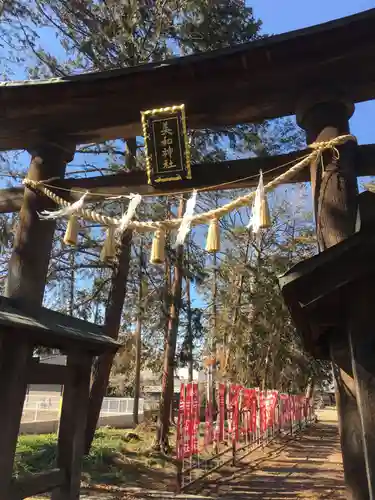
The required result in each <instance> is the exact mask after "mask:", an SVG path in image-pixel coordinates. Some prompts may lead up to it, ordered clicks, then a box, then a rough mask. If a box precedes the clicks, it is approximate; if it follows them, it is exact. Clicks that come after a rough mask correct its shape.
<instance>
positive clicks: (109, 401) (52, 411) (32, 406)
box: [22, 393, 144, 422]
mask: <svg viewBox="0 0 375 500" xmlns="http://www.w3.org/2000/svg"><path fill="white" fill-rule="evenodd" d="M60 408H61V396H57V395H52V394H46V395H43V394H41V393H38V394H32V393H31V394H28V395H27V396H26V399H25V403H24V406H23V414H22V420H23V421H25V422H36V421H40V420H53V419H56V418H59V414H60ZM133 408H134V399H133V398H104V399H103V404H102V409H101V412H100V415H101V416H105V415H132V414H133ZM143 411H144V399H143V398H140V400H139V408H138V414H140V415H142V414H143Z"/></svg>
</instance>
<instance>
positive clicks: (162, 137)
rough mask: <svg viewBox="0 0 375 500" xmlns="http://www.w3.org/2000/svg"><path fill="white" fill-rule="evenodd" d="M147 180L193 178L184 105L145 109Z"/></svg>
mask: <svg viewBox="0 0 375 500" xmlns="http://www.w3.org/2000/svg"><path fill="white" fill-rule="evenodd" d="M141 116H142V128H143V135H144V140H145V150H146V168H147V176H148V183H149V184H154V183H157V182H170V181H179V180H184V179H191V169H190V151H189V142H188V137H187V130H186V119H185V106H184V105H183V104H182V105H180V106H171V107H168V108H160V109H151V110H148V111H142V113H141Z"/></svg>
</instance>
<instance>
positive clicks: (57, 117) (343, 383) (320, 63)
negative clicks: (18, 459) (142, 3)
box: [0, 9, 375, 500]
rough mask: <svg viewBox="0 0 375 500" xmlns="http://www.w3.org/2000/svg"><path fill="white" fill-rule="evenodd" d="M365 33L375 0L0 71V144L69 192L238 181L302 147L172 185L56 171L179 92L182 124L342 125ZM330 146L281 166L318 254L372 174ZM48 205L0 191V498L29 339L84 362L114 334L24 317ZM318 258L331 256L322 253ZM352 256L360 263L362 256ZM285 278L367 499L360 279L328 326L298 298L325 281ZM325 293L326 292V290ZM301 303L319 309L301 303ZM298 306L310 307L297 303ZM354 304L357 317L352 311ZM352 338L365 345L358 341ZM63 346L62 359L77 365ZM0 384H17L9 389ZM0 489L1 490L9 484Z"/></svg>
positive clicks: (40, 263)
mask: <svg viewBox="0 0 375 500" xmlns="http://www.w3.org/2000/svg"><path fill="white" fill-rule="evenodd" d="M374 33H375V9H372V10H369V11H366V12H363V13H361V14H358V15H354V16H351V17H347V18H343V19H339V20H337V21H333V22H330V23H326V24H323V25H320V26H315V27H312V28H308V29H304V30H299V31H295V32H292V33H286V34H284V35H279V36H272V37H268V38H265V39H261V40H257V41H254V42H251V43H248V44H243V45H238V46H236V47H233V48H228V49H225V50H218V51H214V52H210V53H205V54H199V55H194V56H188V57H184V58H178V59H171V60H167V61H165V62H162V63H155V64H146V65H143V66H139V67H135V68H128V69H119V70H114V71H106V72H98V73H92V74H86V75H79V76H73V77H67V78H54V79H51V80H48V81H42V82H41V81H31V82H4V83H2V84H0V101H1V109H0V151H1V150H3V151H5V150H14V149H26V150H27V151H29V152H30V155H31V164H30V169H29V173H28V176H29V178H30V179H33V180H35V181H39V180H46V179H51V178H53V179H54V185H56V186H60V187H64V188H72V189H73V188H74V189H75V191H76V190H77V189H79V188H81V189H82V191H86V190H90V192H95V193H100V192H105V193H113V195H117V194H126V193H129V192H139V193H141V194H144V193H148V194H155V195H156V194H162V193H168V192H173V191H175V190H176V189H177V190H178V191H181V187H182V186H183V189H185V188H186V189H187V190H190V189H192V188H193V187H200V188H201V187H205V188H207V189H209V188H210V186H212V183H213V182H214V184H215V185H217V184H219V183H223V182H229V181H231V182H232V184H231V185H230V188H231V189H232V188H234V187H251V186H253V182H254V180H242V179H243V178H248V177H249V176H251V175H253V174H256V173H257V172H258V171H259V168H262V169H263V172H264V176H265V180H266V181H268V180H270V179H271V178H272V176H273V175H274V173H273V172H271V170H272V169H273V168H274V167H275V166H279V165H281V164H285V163H286V161H288V160H292V159H296V158H298V157H300V156H302V155H304V154H305V152H297V153H293V154H291V155H286V156H285V155H284V156H279V157H272V158H249V159H246V160H236V161H230V162H222V163H212V164H200V165H193V166H192V179H191V180H186V181H184V182H183V184H181V183H180V184H178V183H176V182H171V183H165V184H161V185H157V186H151V185H149V184H148V183H147V179H146V174H145V173H143V172H139V171H138V172H129V173H122V174H116V175H111V176H101V177H92V178H87V179H78V178H77V179H64V174H65V169H66V164H67V163H68V162H70V161H71V159H72V157H73V155H74V151H75V148H76V146H77V145H79V144H87V143H93V142H103V141H105V140H109V139H116V138H124V139H132V138H134V137H136V136H139V135H142V132H141V120H140V112H141V111H143V110H146V109H152V108H160V107H165V106H171V105H174V104H176V103H184V104H185V107H186V112H187V124H188V128H189V129H199V128H215V127H226V126H233V125H236V124H241V123H250V122H256V121H260V120H263V119H272V118H277V117H281V116H286V115H297V118H298V123H299V124H300V126H301V127H302V128H303V129H304V130H305V131H306V137H307V142H308V143H312V142H315V141H325V140H330V139H332V138H335V137H337V136H340V135H344V134H347V133H348V132H349V119H350V117H351V116H352V114H353V112H354V105H355V103H358V102H362V101H367V100H371V99H374V98H375V65H374V64H373V61H374V56H375V36H374ZM338 150H339V157H338V158H337V157H334V156H333V154H332V152H330V151H327V152H325V153H324V164H325V169H324V171H322V169H321V167H320V165H318V164H312V165H311V168H310V170H309V169H306V170H305V171H303V172H301V173H300V174H299V175H298V176H296V177H295V179H294V181H295V182H300V181H310V180H311V186H312V190H313V195H314V202H315V216H316V222H317V236H318V243H319V249H320V251H321V252H323V254H322V255H324V253H325V251H328V250H329V249H330V247H333V246H334V245H337V244H341V242H345V240H347V239H348V240H351V238H352V237H353V235H354V233H355V231H356V223H357V215H358V214H357V212H358V200H359V198H358V187H357V176H360V175H372V174H375V145H367V146H358V145H357V144H356V143H355V142H354V141H351V142H348V143H346V144H344V145H342V146H339V147H338ZM213 173H214V174H215V175H213ZM278 173H280V171H278ZM228 187H229V186H228ZM62 196H64V197H68V198H69V199H71V200H73V199H75V197H77V193H70V194H69V193H68V195H67V193H66V192H65V191H64V194H63V195H62ZM78 196H79V194H78ZM89 199H90V197H89V196H88V198H87V200H89ZM365 201H366V200H365ZM367 201H368V200H367ZM367 201H366V203H367ZM366 203H365V205H366ZM51 206H52V207H53V203H52V202H51V201H49V200H48V199H47V198H44V197H42V196H39V195H38V194H36V193H35V192H34V191H32V190H31V189H28V188H27V189H24V188H23V187H21V186H20V187H17V188H13V189H9V190H2V191H0V212H2V213H6V212H12V211H18V210H20V223H19V226H18V230H17V235H16V239H15V244H14V250H13V254H12V257H11V259H10V264H9V277H8V283H7V287H6V295H7V296H8V297H9V298H10V299H11V300H12V302H11V303H10V302H9V303H8V302H7V301H5V299H4V301H0V324H1V327H2V330H1V335H2V337H3V339H5V340H3V341H2V350H1V357H0V363H1V365H0V372H1V374H2V375H4V374H5V373H7V382H6V383H5V382H4V380H5V379H4V376H3V377H1V378H0V384H1V386H0V398H1V399H0V404H1V405H4V404H7V405H8V408H9V411H10V412H13V414H14V415H15V416H16V417H17V419H18V422H16V423H14V421H11V420H12V419H10V418H8V419H5V420H4V418H5V417H4V416H0V421H1V423H2V424H3V425H0V449H1V458H0V463H1V465H2V467H0V498H1V499H3V498H4V499H5V498H6V499H8V498H23V493H22V491H23V490H22V489H21V490H20V488H19V489H18V490H12V489H11V487H12V488H13V486H12V485H11V483H10V474H11V465H10V464H11V463H12V461H13V456H14V450H15V443H16V438H17V432H16V427H15V426H16V424H17V423H18V424H19V418H20V409H21V406H22V394H23V391H24V387H25V383H26V378H27V377H26V373H29V372H28V370H29V368H30V358H31V354H32V347H33V345H36V344H38V343H44V342H45V341H48V342H49V340H50V339H49V338H48V335H47V330H48V333H49V335H50V338H51V339H52V338H56V342H55V340H53V341H52V340H51V341H50V342H49V345H52V344H53V345H55V343H56V345H60V341H63V340H64V339H65V340H64V342H67V339H68V337H69V339H70V340H69V343H70V347H72V349H73V351H74V352H75V354H74V355H73V354H72V356H73V358H74V356H76V354H77V349H78V344H77V343H79V342H80V344H79V349H81V351H82V352H83V351H84V352H85V353H86V354H85V360H87V363H86V361H85V363H84V365H83V366H81V367H80V368H79V369H80V370H83V369H85V370H86V369H87V370H88V366H89V364H90V363H89V358H90V356H91V357H92V355H94V354H95V353H96V352H98V351H100V349H102V350H105V349H115V345H114V344H113V343H111V342H110V341H109V340H108V339H105V338H102V339H101V340H100V341H99V340H97V342H96V343H95V346H94V343H93V336H92V335H91V334H88V335H87V338H86V337H85V336H86V334H85V333H84V330H85V331H87V328H86V327H83V325H81V326H75V327H74V328H75V333H74V332H72V331H70V333H69V332H68V330H65V329H64V328H62V329H59V331H56V329H54V328H52V327H50V324H49V322H47V323H46V324H44V320H42V319H40V320H36V319H35V320H34V319H32V318H31V317H30V316H29V314H30V311H33V310H39V311H41V309H40V307H41V303H42V298H43V293H44V287H45V279H46V275H47V268H48V263H49V256H50V251H51V245H52V237H53V233H54V228H55V226H54V222H53V221H43V222H41V221H40V220H39V218H38V215H37V212H40V211H41V210H43V209H46V208H51ZM366 206H367V208H366V209H364V210H365V211H364V212H362V213H361V217H362V216H363V218H364V219H365V218H366V217H368V210H369V209H368V206H370V207H371V206H372V199H371V200H370V202H369V203H367V205H366ZM370 212H371V208H370ZM365 214H367V215H365ZM368 218H370V219H371V217H368ZM370 233H371V230H370ZM363 234H364V233H363V232H362V229H361V236H356V239H355V240H351V242H350V243H347V244H348V245H349V246H348V248H347V249H346V247H345V248H344V247H340V248H341V251H340V250H338V251H336V250H332V251H331V250H329V252H330V253H329V254H326V256H327V255H328V257H327V259H328V260H327V259H326V258H325V257H322V258H321V261H318V264H305V265H304V267H303V268H302V269H301V270H300V271H298V270H297V271H298V272H297V274H294V275H293V276H292V278H293V279H294V278H295V277H296V276H297V275H298V276H303V279H304V280H305V282H307V283H309V284H310V285H311V286H312V284H313V283H314V273H317V275H319V272H320V276H322V271H321V269H324V272H325V273H328V274H329V273H330V272H331V270H336V271H337V269H339V270H340V269H341V272H343V269H342V266H343V265H344V263H345V265H348V262H352V260H353V259H354V257H355V254H356V252H355V249H358V248H361V249H362V250H363V255H365V256H366V258H367V259H368V258H369V255H368V253H366V251H365V249H364V248H363V247H366V244H367V243H366V238H367V236H368V235H369V232H367V233H366V235H367V236H366V237H364V236H363ZM372 240H373V238H370V239H369V242H368V245H369V247H368V248H371V249H372V245H373V241H372ZM353 249H354V250H353ZM362 250H361V251H362ZM348 252H349V253H348ZM349 254H350V255H349ZM348 255H349V257H348ZM319 257H320V256H319ZM330 259H333V260H332V262H336V263H337V265H335V266H334V265H332V266H331V265H329V263H330V262H331V261H330ZM336 259H337V260H336ZM345 259H346V260H345ZM314 262H316V261H314ZM366 262H367V261H366ZM327 263H328V264H327ZM362 264H363V262H362ZM320 266H322V268H320ZM340 266H341V267H340ZM361 269H362V271H361V272H363V270H364V268H363V266H362V268H361ZM310 272H311V274H310ZM332 272H333V271H332ZM337 272H339V271H337ZM358 272H360V271H358ZM369 273H370V271H369ZM370 274H371V273H370ZM354 275H355V276H357V278H358V273H357V274H355V272H354V271H353V272H352V274H351V276H352V277H353V276H354ZM361 276H362V275H361ZM371 276H372V275H371ZM287 278H288V277H286V278H285V279H286V281H284V282H283V284H284V291H285V297H286V299H287V301H288V305H289V307H290V308H291V311H292V314H293V317H294V319H295V320H296V322H297V324H298V326H300V327H301V328H302V329H303V334H304V335H305V339H306V345H307V347H308V348H309V349H310V350H311V352H314V353H315V354H316V355H319V356H320V355H323V354H321V351H319V350H316V345H317V344H318V343H320V344H324V345H325V346H326V349H325V352H324V356H326V357H327V356H329V357H330V358H331V359H332V360H334V361H335V363H336V366H337V369H336V382H337V386H338V396H339V397H338V404H339V416H340V431H341V443H342V449H343V457H344V469H345V478H346V483H347V486H348V489H349V490H350V492H351V495H352V498H353V499H358V500H359V499H361V500H362V499H369V498H375V491H374V488H375V481H374V474H375V403H374V401H375V368H374V366H375V365H374V363H373V362H372V363H371V362H369V360H373V358H374V354H375V328H374V326H373V324H372V323H373V322H370V321H369V317H370V314H369V311H370V310H371V303H372V290H371V286H370V285H369V283H368V281H366V280H365V278H363V277H361V279H359V278H358V279H357V278H356V280H355V286H354V285H353V286H354V290H355V291H354V293H353V294H352V295H350V294H348V293H346V294H345V297H344V296H343V295H342V296H340V295H335V299H334V300H336V301H337V300H338V301H339V302H340V300H345V301H349V300H351V301H352V303H351V307H350V308H349V309H350V312H348V315H349V316H346V317H345V319H344V320H343V321H342V318H340V319H341V321H340V322H336V323H335V321H334V320H333V319H332V315H328V316H329V322H330V323H329V324H330V325H331V324H333V323H334V324H335V328H334V329H332V328H323V327H321V325H322V324H323V323H324V321H325V319H326V309H324V308H323V309H322V308H321V307H320V306H321V302H319V305H316V304H315V305H314V304H313V305H312V304H311V303H313V302H314V301H317V300H318V296H317V295H314V293H315V292H316V293H318V292H319V290H320V292H321V293H322V294H323V295H324V296H325V295H326V292H327V290H326V289H324V290H321V289H319V287H315V288H314V293H312V291H311V294H310V295H309V294H308V293H305V294H304V295H303V297H302V296H301V297H300V296H299V293H302V291H303V290H302V291H301V287H300V285H299V283H301V282H300V281H298V280H297V279H296V280H294V281H295V283H296V284H295V285H293V286H294V288H293V294H292V295H288V293H286V283H290V282H292V281H293V279H292V278H290V276H289V278H290V279H289V281H288V279H287ZM301 279H302V278H301ZM343 279H344V278H343V276H342V275H340V276H338V275H336V276H335V278H334V277H333V276H331V279H330V280H328V281H329V284H330V286H331V287H332V288H334V287H335V286H336V285H337V286H339V284H340V283H341V282H342V280H343ZM353 279H354V278H353ZM340 280H341V281H340ZM288 286H289V285H288ZM340 286H341V285H340ZM330 291H331V290H330ZM337 297H339V298H338V299H337ZM303 300H305V302H303ZM332 300H333V299H332ZM358 301H360V307H359V302H358ZM302 302H303V304H305V305H306V306H307V305H308V306H309V307H305V311H302V309H303V307H301V304H302ZM328 303H329V304H331V305H332V302H328ZM315 306H316V309H315V311H319V314H318V312H315V313H313V312H311V311H313V310H314V308H315ZM10 307H11V308H15V309H12V311H13V310H14V313H12V314H10V313H9V308H10ZM345 309H346V310H348V309H347V308H345ZM307 310H308V311H307ZM342 310H343V309H342V304H341V309H340V308H338V309H334V311H335V312H334V314H335V315H336V316H337V315H338V314H339V312H338V311H342ZM296 311H297V313H298V314H297V315H298V318H297V316H296ZM306 311H307V312H308V314H309V315H312V316H309V315H306V314H307V313H306ZM331 312H332V311H331ZM9 314H10V315H9ZM38 314H39V313H38ZM40 314H41V313H40ZM314 314H317V315H318V316H319V325H318V326H319V328H316V329H314V335H312V333H311V332H312V330H313V329H312V328H311V324H310V323H309V322H310V319H311V317H312V318H313V319H314V318H315V316H314ZM360 314H361V315H362V317H364V318H366V321H364V320H362V321H360V319H359V315H360ZM2 318H4V321H3V320H2ZM5 318H6V321H5ZM46 321H47V320H46ZM47 324H48V326H46V325H47ZM349 325H350V332H349V330H348V329H349ZM91 328H94V327H91ZM9 329H11V330H12V331H14V332H15V335H14V337H15V336H16V335H18V334H19V335H20V338H21V337H22V339H23V340H22V342H19V343H15V342H11V337H10V336H8V332H9V331H10V330H9ZM81 329H82V330H81ZM42 331H43V332H44V333H43V334H42ZM362 332H363V336H362ZM89 333H90V331H89ZM92 333H95V334H96V335H98V336H97V337H95V339H99V336H100V335H99V334H100V332H98V331H96V330H95V332H92ZM29 334H30V336H29ZM322 335H325V339H324V342H322V341H321V339H320V336H322ZM12 338H13V336H12ZM85 338H86V340H84V339H85ZM361 342H362V344H361ZM364 345H365V346H366V348H363V346H364ZM100 346H101V347H100ZM361 346H362V347H361ZM70 347H69V349H70ZM327 353H328V354H327ZM73 358H72V361H71V366H72V369H73V367H74V366H75V367H76V366H77V365H75V361H74V359H73ZM11 360H14V363H13V362H11ZM84 367H85V368H84ZM74 369H75V368H74ZM38 370H39V368H35V367H31V373H34V374H35V373H37V371H38ZM87 370H86V371H85V374H84V375H82V377H83V378H82V379H80V380H81V382H79V383H78V382H77V383H76V385H74V387H75V388H74V390H73V389H72V391H73V392H74V394H75V395H77V394H78V393H80V394H82V393H83V392H85V393H86V394H87V391H88V383H89V382H88V374H87ZM20 373H21V374H22V375H21V377H20V375H19V374H20ZM25 377H26V378H25ZM21 379H22V380H21ZM76 381H77V379H76ZM12 384H15V385H12ZM17 384H18V385H17ZM13 387H17V390H16V395H15V396H14V398H13ZM69 391H70V390H68V391H67V396H66V397H67V401H68V402H67V403H66V407H65V406H64V408H66V410H64V408H63V419H65V418H66V421H68V419H69V418H70V417H71V411H70V410H69V408H68V405H69V404H70V402H71V401H72V399H73V398H74V397H78V396H74V395H73V392H72V393H70V392H69ZM80 391H82V393H81V392H80ZM4 401H5V402H4ZM69 401H70V402H69ZM64 404H65V403H64ZM83 411H84V410H83V409H82V412H83ZM82 415H83V413H82ZM1 419H3V420H1ZM4 422H5V425H4ZM64 422H65V420H64ZM64 425H65V423H64V424H63V423H62V427H61V432H60V438H59V440H60V441H59V444H60V446H61V449H60V451H61V455H59V456H61V457H62V458H61V460H63V463H61V467H62V468H63V469H61V467H60V468H58V470H57V471H55V472H54V474H56V477H55V476H53V477H55V479H56V478H60V479H61V477H63V482H64V487H63V488H61V487H60V489H59V490H55V491H57V493H54V495H55V496H53V498H56V499H57V498H58V499H61V500H68V499H69V500H70V499H73V498H74V499H75V498H78V495H79V493H78V487H79V471H80V468H79V466H77V463H78V462H79V460H80V458H81V456H80V452H79V450H80V447H79V446H80V445H77V446H78V448H76V447H75V445H74V446H73V445H72V442H71V439H70V438H69V437H67V436H66V435H64V434H63V429H64ZM75 425H77V426H78V427H79V426H82V425H83V424H82V421H81V422H80V424H78V423H77V424H75ZM7 426H8V427H7ZM78 427H77V429H78ZM9 429H11V431H10V430H9ZM78 435H79V431H78V430H77V434H76V436H78ZM4 443H5V444H4ZM73 449H74V452H73V451H72V450H73ZM74 453H75V455H74V456H73V454H74ZM4 464H5V465H4ZM58 466H59V464H57V467H58ZM37 480H38V479H36V481H37ZM12 484H13V483H12ZM59 484H60V483H59ZM54 487H55V483H54V482H53V481H52V480H51V483H50V484H49V489H53V488H54ZM36 489H38V488H35V490H36ZM11 491H13V493H9V492H11ZM28 493H29V492H28Z"/></svg>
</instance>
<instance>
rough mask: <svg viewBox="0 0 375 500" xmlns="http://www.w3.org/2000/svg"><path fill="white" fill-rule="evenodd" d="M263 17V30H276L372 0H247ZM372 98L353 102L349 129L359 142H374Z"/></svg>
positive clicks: (372, 4)
mask: <svg viewBox="0 0 375 500" xmlns="http://www.w3.org/2000/svg"><path fill="white" fill-rule="evenodd" d="M246 3H247V4H248V5H250V6H252V7H253V9H254V15H255V17H256V18H259V19H261V20H262V21H263V26H262V32H263V33H267V34H278V33H284V32H287V31H292V30H296V29H301V28H306V27H308V26H313V25H315V24H320V23H324V22H327V21H332V20H334V19H338V18H340V17H344V16H349V15H351V14H356V13H357V12H361V11H364V10H368V9H372V8H375V0H314V1H313V2H312V1H307V0H247V1H246ZM374 117H375V101H372V102H366V103H360V104H357V105H356V111H355V113H354V115H353V118H352V119H351V131H352V133H353V134H354V135H356V136H357V138H358V141H359V142H360V143H361V144H369V143H374V142H375V128H374V127H373V126H372V124H373V121H374Z"/></svg>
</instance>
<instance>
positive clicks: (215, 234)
mask: <svg viewBox="0 0 375 500" xmlns="http://www.w3.org/2000/svg"><path fill="white" fill-rule="evenodd" d="M219 251H220V227H219V221H218V220H217V219H211V222H210V225H209V227H208V233H207V241H206V252H219Z"/></svg>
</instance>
